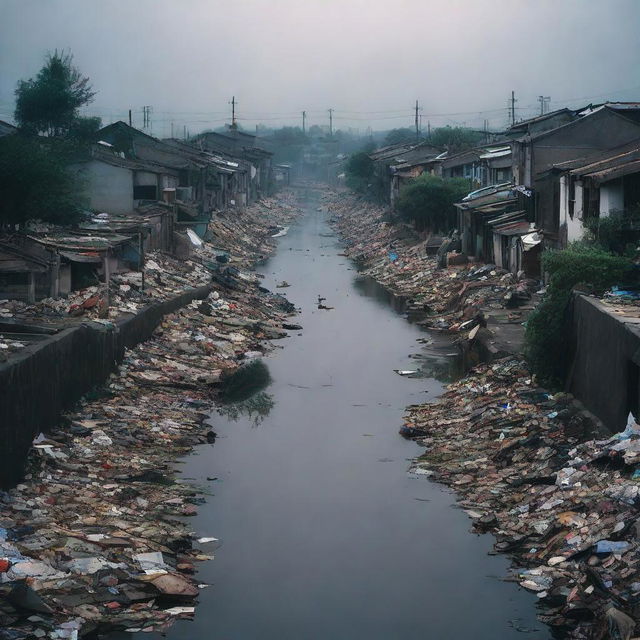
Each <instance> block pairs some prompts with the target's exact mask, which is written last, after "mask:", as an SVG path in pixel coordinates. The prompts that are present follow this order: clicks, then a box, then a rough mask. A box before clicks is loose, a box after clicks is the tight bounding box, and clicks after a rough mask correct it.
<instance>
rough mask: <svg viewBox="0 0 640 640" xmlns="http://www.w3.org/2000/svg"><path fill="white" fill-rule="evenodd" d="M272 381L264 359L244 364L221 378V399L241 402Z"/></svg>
mask: <svg viewBox="0 0 640 640" xmlns="http://www.w3.org/2000/svg"><path fill="white" fill-rule="evenodd" d="M270 383H271V374H270V373H269V369H268V367H267V365H266V364H265V363H264V362H262V360H253V361H251V362H249V363H248V364H244V365H242V366H241V367H239V368H238V369H236V370H235V371H234V372H233V373H227V374H225V375H223V376H222V378H221V379H220V385H219V391H220V399H221V400H222V401H223V402H241V401H244V400H247V399H248V398H250V397H251V396H253V395H254V394H255V393H258V392H259V391H262V390H263V389H264V388H265V387H267V386H268V385H269V384H270Z"/></svg>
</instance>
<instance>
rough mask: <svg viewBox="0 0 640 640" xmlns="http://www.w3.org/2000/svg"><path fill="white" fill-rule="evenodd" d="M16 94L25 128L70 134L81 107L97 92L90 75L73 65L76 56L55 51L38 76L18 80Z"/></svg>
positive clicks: (17, 113)
mask: <svg viewBox="0 0 640 640" xmlns="http://www.w3.org/2000/svg"><path fill="white" fill-rule="evenodd" d="M15 95H16V110H15V119H16V122H17V123H18V126H19V127H20V128H21V129H22V130H24V131H25V132H27V133H32V134H43V135H47V136H67V135H69V133H70V132H72V131H73V129H74V126H76V127H77V125H78V118H79V115H78V110H79V109H80V107H82V106H84V105H86V104H88V103H90V102H91V101H92V100H93V97H94V96H95V92H94V91H92V88H91V85H90V84H89V78H87V77H83V76H82V75H81V73H80V71H78V69H77V68H76V67H74V66H73V56H72V55H71V54H70V53H65V52H61V53H58V51H55V52H54V53H53V54H49V55H48V56H47V58H46V61H45V64H44V66H43V67H42V69H40V71H39V72H38V75H37V76H36V77H35V78H31V79H29V80H20V82H18V86H17V88H16V91H15ZM93 122H94V124H95V120H94V121H93ZM98 122H99V121H98ZM85 124H86V123H85ZM83 130H86V126H85V128H84V129H83Z"/></svg>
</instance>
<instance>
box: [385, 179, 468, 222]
mask: <svg viewBox="0 0 640 640" xmlns="http://www.w3.org/2000/svg"><path fill="white" fill-rule="evenodd" d="M467 193H469V181H468V180H465V179H463V178H454V179H450V180H444V179H443V178H439V177H437V176H432V175H423V176H420V177H419V178H416V179H415V180H414V181H413V182H411V183H410V184H408V185H406V186H405V187H404V188H403V189H402V191H401V192H400V198H399V199H398V205H397V208H398V212H399V213H400V215H401V216H402V218H404V219H405V220H406V221H408V222H412V223H414V224H415V226H416V228H417V229H418V230H419V231H424V230H429V231H434V232H447V231H450V230H451V229H453V228H454V227H455V226H456V210H455V207H454V206H453V204H454V202H458V201H459V200H460V199H461V198H462V197H464V196H465V195H466V194H467Z"/></svg>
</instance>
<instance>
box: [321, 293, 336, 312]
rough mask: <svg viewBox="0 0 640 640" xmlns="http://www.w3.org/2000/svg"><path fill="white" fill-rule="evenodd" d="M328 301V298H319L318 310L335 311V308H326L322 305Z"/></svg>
mask: <svg viewBox="0 0 640 640" xmlns="http://www.w3.org/2000/svg"><path fill="white" fill-rule="evenodd" d="M325 301H326V298H323V297H322V296H318V309H326V310H327V311H329V310H330V309H333V307H326V306H325V305H323V304H322V303H323V302H325Z"/></svg>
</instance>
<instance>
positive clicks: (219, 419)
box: [123, 201, 549, 640]
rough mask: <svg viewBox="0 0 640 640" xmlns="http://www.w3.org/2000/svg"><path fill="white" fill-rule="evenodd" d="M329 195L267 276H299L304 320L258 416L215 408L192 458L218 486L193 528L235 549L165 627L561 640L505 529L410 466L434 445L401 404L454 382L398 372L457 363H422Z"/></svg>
mask: <svg viewBox="0 0 640 640" xmlns="http://www.w3.org/2000/svg"><path fill="white" fill-rule="evenodd" d="M317 206H318V203H317V202H313V201H311V202H310V203H309V204H308V206H307V215H306V217H305V218H304V219H302V220H301V221H300V222H299V223H298V224H297V225H294V226H292V227H291V229H290V231H289V233H288V235H286V236H285V237H283V238H281V239H280V240H279V243H280V244H279V249H278V252H277V254H276V255H275V256H274V257H273V258H271V259H270V260H269V261H268V262H267V263H266V264H265V265H263V267H262V268H261V269H260V272H261V273H263V274H264V275H265V280H264V283H265V286H267V287H269V288H275V287H276V285H277V284H278V283H281V282H282V281H283V280H286V281H287V282H288V283H290V285H291V286H290V287H289V288H286V289H283V290H282V291H283V292H284V293H286V295H287V296H288V297H289V299H290V300H291V301H292V302H293V303H294V304H296V305H297V306H299V307H300V308H301V310H302V313H301V314H300V315H299V316H298V317H297V318H292V320H291V322H296V323H300V324H301V325H303V326H304V330H303V331H301V332H299V333H300V335H295V334H297V333H298V332H294V335H292V337H290V338H287V339H285V340H281V341H279V342H278V343H277V344H278V345H279V346H278V349H277V350H276V351H275V352H274V353H273V354H272V355H271V356H269V357H268V358H267V359H266V360H265V362H266V363H267V365H268V367H269V370H270V372H271V376H272V378H273V382H272V384H271V385H270V386H269V387H268V388H267V389H266V391H265V393H263V394H261V395H260V396H259V397H258V398H257V399H255V401H254V402H253V403H250V406H249V408H250V409H251V411H252V414H251V415H247V414H246V413H243V412H242V411H240V410H235V411H231V412H229V413H228V415H226V416H223V415H219V414H214V415H213V417H212V423H213V425H214V429H215V430H216V431H217V432H218V434H219V438H218V440H217V441H216V443H215V446H213V447H201V448H199V449H197V451H196V453H195V454H194V455H193V456H191V457H189V458H188V459H187V460H186V462H185V464H184V465H181V466H180V467H181V470H182V474H183V476H184V477H189V478H194V479H195V480H196V481H197V482H199V483H201V484H203V485H206V486H208V487H209V488H210V490H211V491H212V492H213V493H214V494H215V495H214V496H212V497H210V498H209V499H208V500H207V504H206V505H203V506H202V507H201V508H200V514H199V515H198V516H197V517H195V518H192V519H191V520H190V522H191V523H192V525H193V527H194V529H195V530H196V531H197V532H198V534H200V535H203V536H204V535H207V536H209V535H212V536H215V537H217V538H220V540H221V544H220V547H219V548H218V549H217V550H216V552H215V556H216V557H215V560H214V561H213V562H208V563H203V564H201V565H199V566H200V571H199V579H200V580H201V581H202V582H207V583H210V584H211V585H212V586H211V587H209V588H208V589H205V590H203V591H202V594H201V597H200V604H199V605H198V608H197V610H196V617H195V621H193V622H187V621H184V622H183V621H181V622H178V623H177V624H176V625H175V626H174V627H172V628H171V629H170V631H169V632H168V634H167V636H166V637H168V638H170V639H176V640H177V639H186V638H189V639H197V640H205V639H207V640H214V639H221V640H222V639H225V640H227V639H228V640H235V639H238V638H239V639H245V638H246V639H254V638H255V639H260V640H263V639H264V640H285V639H292V640H293V639H335V640H352V639H360V638H362V639H365V638H366V639H367V640H374V639H380V640H382V639H384V640H389V639H397V640H405V639H406V640H409V639H411V640H414V639H415V638H428V639H433V640H448V639H451V640H453V639H455V640H461V639H465V640H466V639H474V640H479V639H487V640H489V639H490V640H496V639H501V640H508V639H515V638H517V639H518V640H522V639H523V638H529V639H532V640H533V639H535V640H540V639H546V638H548V637H549V634H548V632H547V631H546V630H545V629H544V628H543V626H542V625H540V624H539V623H538V622H537V621H536V620H535V597H532V596H531V595H530V594H528V593H526V592H523V591H522V590H520V589H519V588H518V587H517V586H516V585H514V584H512V583H505V582H503V581H501V579H500V578H502V577H504V576H505V575H506V573H507V567H508V561H507V560H506V558H504V557H497V556H488V555H487V552H488V551H489V550H490V549H491V544H492V538H491V537H489V536H475V535H473V534H471V533H469V527H470V521H469V519H468V517H467V516H466V514H465V513H464V512H462V511H461V510H459V509H457V508H455V504H454V503H455V500H454V497H453V496H452V494H451V493H450V492H449V491H447V490H445V489H443V488H442V487H440V486H439V485H437V484H434V483H432V482H430V481H428V480H425V479H424V478H418V477H415V476H412V475H410V474H408V473H407V468H408V466H409V462H408V461H409V459H410V458H411V457H413V456H415V455H419V454H420V451H421V450H420V448H419V447H418V446H417V445H415V444H414V443H412V442H408V441H405V440H403V439H402V438H401V437H400V436H399V435H398V428H399V426H400V425H401V424H402V415H403V409H404V408H405V406H406V405H408V404H412V403H418V402H423V401H425V400H429V399H431V398H435V397H436V396H437V395H438V393H439V392H440V391H441V389H442V385H441V383H440V382H438V381H436V380H435V379H434V378H432V377H426V378H406V377H401V376H399V375H398V374H396V373H394V369H403V370H405V369H416V368H417V366H420V365H422V366H423V368H425V369H426V370H428V371H429V372H430V375H446V373H447V372H448V370H449V365H448V364H447V360H446V359H444V358H442V357H440V358H435V359H433V358H432V359H430V360H429V361H427V363H426V364H425V363H424V362H422V363H420V362H419V361H417V360H416V359H415V358H414V357H412V356H414V355H415V354H420V353H423V354H424V351H423V348H424V345H422V344H421V343H419V342H418V339H425V338H428V334H425V333H423V332H421V331H420V330H419V329H418V328H417V327H415V326H412V325H411V324H409V323H408V322H407V321H406V320H405V319H404V318H402V317H401V316H399V315H398V314H397V312H396V311H394V310H393V308H392V307H391V305H390V304H389V301H388V300H387V298H386V296H384V295H382V294H381V292H380V290H379V288H376V287H373V286H371V284H370V283H364V282H362V281H358V279H357V278H358V277H357V272H356V271H355V270H354V268H353V265H352V264H351V263H350V262H349V261H348V260H347V259H346V258H344V257H342V256H340V255H339V253H340V251H341V249H340V245H339V243H338V241H337V238H336V237H335V236H334V235H333V234H332V232H331V229H330V228H329V226H328V225H327V223H326V215H325V214H324V213H322V212H320V211H317ZM318 296H321V297H323V298H326V300H325V301H323V304H324V305H325V306H327V307H332V308H331V309H328V310H322V309H318V308H317V301H318ZM445 351H448V352H450V351H451V349H450V348H448V347H447V348H446V349H445ZM244 408H245V409H246V407H244ZM238 409H242V407H239V408H238ZM207 478H217V480H207ZM123 636H126V637H128V638H131V637H132V636H131V634H123ZM136 637H140V638H149V637H154V634H144V635H143V634H139V636H136ZM155 637H159V636H155Z"/></svg>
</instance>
